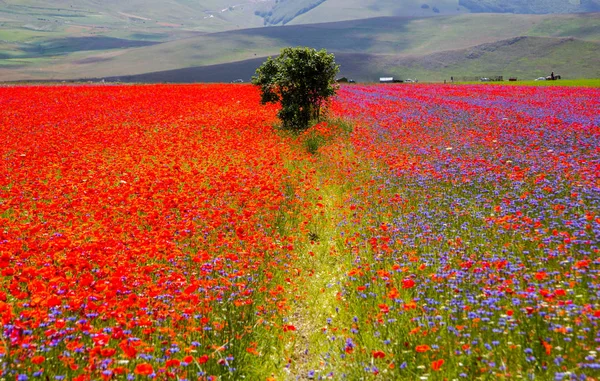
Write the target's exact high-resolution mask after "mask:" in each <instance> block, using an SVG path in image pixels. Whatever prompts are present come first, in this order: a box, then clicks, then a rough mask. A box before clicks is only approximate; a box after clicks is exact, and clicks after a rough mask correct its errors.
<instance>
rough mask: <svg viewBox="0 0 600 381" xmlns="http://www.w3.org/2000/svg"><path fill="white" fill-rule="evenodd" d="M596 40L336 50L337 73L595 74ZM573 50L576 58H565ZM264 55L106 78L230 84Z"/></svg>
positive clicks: (437, 76)
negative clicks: (385, 51) (412, 52)
mask: <svg viewBox="0 0 600 381" xmlns="http://www.w3.org/2000/svg"><path fill="white" fill-rule="evenodd" d="M598 50H600V43H598V42H589V41H581V40H577V39H574V38H550V37H517V38H512V39H508V40H502V41H497V42H495V43H490V44H482V45H478V46H474V47H471V48H469V49H458V50H453V51H444V52H437V53H432V54H425V55H420V56H402V55H379V54H364V53H337V54H336V62H338V63H339V64H340V65H341V75H343V76H347V77H349V78H353V79H355V80H358V81H366V82H376V81H378V79H379V77H381V76H394V77H395V78H398V79H407V78H412V79H415V78H417V79H421V80H426V81H442V80H444V79H450V77H454V78H457V79H459V78H462V77H473V76H475V78H476V77H491V76H496V75H503V76H505V77H506V78H508V77H518V78H519V79H533V78H537V77H539V76H545V75H547V74H548V73H550V72H552V71H554V72H555V73H557V74H560V75H561V76H562V77H563V78H564V79H567V78H597V77H599V76H600V68H598V67H597V65H595V64H594V59H597V51H598ZM574 53H576V54H578V55H579V57H580V58H581V59H579V60H577V61H572V60H570V59H569V57H571V56H572V55H573V54H574ZM264 60H265V57H260V58H254V59H250V60H244V61H238V62H232V63H227V64H221V65H208V66H199V67H190V68H184V69H175V70H166V71H158V72H152V73H144V74H138V75H130V76H118V77H112V78H108V80H111V81H114V80H118V81H124V82H145V83H157V82H169V83H190V82H230V81H232V80H234V79H243V80H244V81H249V80H250V78H251V77H252V75H254V72H255V71H256V69H257V68H258V67H259V66H260V65H261V64H262V63H263V62H264Z"/></svg>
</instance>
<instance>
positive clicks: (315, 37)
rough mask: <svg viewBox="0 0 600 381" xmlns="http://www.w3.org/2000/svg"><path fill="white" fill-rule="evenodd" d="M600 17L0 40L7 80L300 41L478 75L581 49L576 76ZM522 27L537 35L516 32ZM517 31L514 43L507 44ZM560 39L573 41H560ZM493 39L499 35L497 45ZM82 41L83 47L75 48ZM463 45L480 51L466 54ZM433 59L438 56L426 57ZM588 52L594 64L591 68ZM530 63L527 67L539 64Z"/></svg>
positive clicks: (169, 62)
mask: <svg viewBox="0 0 600 381" xmlns="http://www.w3.org/2000/svg"><path fill="white" fill-rule="evenodd" d="M599 21H600V14H581V15H502V14H497V15H492V14H465V15H459V16H444V17H436V18H405V17H387V18H375V19H364V20H353V21H346V22H338V23H324V24H311V25H286V26H280V27H269V28H254V29H248V30H241V31H228V32H221V33H212V34H202V35H197V36H193V37H188V38H184V39H178V40H174V41H167V42H163V43H159V44H155V43H152V42H148V41H143V40H123V39H121V40H119V39H98V38H96V39H95V40H91V38H89V37H88V38H83V39H79V40H76V41H75V40H65V39H57V40H50V41H46V42H44V43H43V44H41V45H40V46H39V47H38V48H37V50H35V49H31V46H25V47H24V46H19V45H13V46H12V47H11V49H12V50H9V49H5V50H4V51H2V50H0V54H3V55H4V59H2V60H0V62H2V64H1V65H0V80H11V79H13V80H15V79H65V78H88V77H113V76H125V75H135V74H142V73H150V72H159V71H165V70H178V69H183V68H190V67H200V66H207V65H219V64H226V63H232V62H238V61H244V60H249V59H255V58H260V57H265V56H267V55H275V54H277V53H278V52H279V50H280V49H281V48H282V47H285V46H297V45H304V46H311V47H315V48H326V49H327V50H329V51H332V52H334V53H337V54H354V55H357V57H359V56H360V57H368V59H369V60H372V61H373V65H374V67H375V68H376V69H377V70H376V71H377V72H384V71H389V72H391V73H400V69H397V68H398V67H399V66H402V67H405V68H406V67H410V68H411V71H410V73H414V74H411V76H416V75H421V76H422V75H424V73H430V75H431V73H433V72H436V71H437V72H439V73H442V74H443V75H446V73H450V72H455V73H458V72H460V73H461V75H462V74H464V75H467V74H474V75H478V73H482V74H485V73H489V72H496V71H498V70H500V69H501V68H506V67H510V68H511V70H514V71H515V73H517V74H518V73H519V70H518V67H519V65H523V67H530V66H531V67H533V66H534V63H535V65H539V66H540V69H541V70H542V69H543V70H545V68H546V67H551V66H552V65H553V64H554V63H555V62H556V63H558V62H565V61H568V60H570V61H573V57H582V60H581V61H584V62H583V63H581V65H580V64H579V63H578V62H579V61H580V60H579V59H578V60H576V61H575V62H574V63H571V66H572V67H573V68H576V67H580V66H581V70H579V69H577V70H575V69H573V70H572V72H573V73H574V74H575V73H576V75H577V76H590V75H595V76H597V77H600V73H597V71H598V69H597V68H596V67H597V66H598V65H592V64H593V63H594V62H598V60H599V59H600V54H599V53H597V52H598V51H600V50H597V49H596V47H597V43H598V42H599V41H600V36H599V32H598V28H596V27H595V26H596V25H598V23H599ZM523 36H528V37H540V39H534V38H528V39H518V38H521V37H523ZM516 38H517V40H515V41H516V43H512V44H505V41H513V40H514V39H516ZM557 41H559V42H560V41H566V43H559V44H555V42H557ZM490 44H491V45H490ZM494 44H499V46H498V48H494V47H495V46H496V45H494ZM527 44H531V47H529V45H527ZM75 45H77V46H79V47H80V48H79V49H80V50H76V51H74V50H73V49H72V48H73V46H75ZM511 46H512V47H513V48H511ZM478 47H479V48H478ZM481 47H483V48H481ZM567 47H568V49H567ZM480 48H481V49H483V53H482V54H478V55H475V56H473V55H472V54H470V53H468V51H469V49H480ZM492 48H493V49H492ZM0 49H1V47H0ZM486 49H487V50H486ZM490 49H491V50H490ZM578 49H580V50H581V52H579V51H578ZM493 51H497V52H500V53H493ZM465 52H467V53H465ZM494 54H496V55H497V56H494ZM461 55H463V56H468V55H471V56H473V57H472V58H469V59H466V60H462V59H461V58H460V57H461ZM386 57H393V58H391V59H389V60H388V59H387V58H386ZM430 61H435V62H440V63H441V64H440V65H438V66H436V65H430V64H427V62H430ZM542 61H543V62H542ZM398 62H402V65H399V64H396V63H398ZM536 62H537V63H536ZM544 62H545V63H544ZM585 62H589V63H591V66H592V67H591V68H588V69H585V70H584V68H583V65H584V64H585ZM452 65H455V66H452ZM507 65H509V66H507ZM447 68H450V69H452V70H450V69H448V70H446V69H447ZM523 70H526V71H525V72H527V73H528V75H529V73H532V72H531V71H527V70H529V69H523ZM525 72H524V73H525ZM594 73H597V74H594ZM232 77H235V73H232ZM438 77H439V76H438Z"/></svg>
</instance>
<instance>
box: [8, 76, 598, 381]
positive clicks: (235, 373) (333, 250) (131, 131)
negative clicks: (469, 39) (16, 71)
mask: <svg viewBox="0 0 600 381" xmlns="http://www.w3.org/2000/svg"><path fill="white" fill-rule="evenodd" d="M259 100H260V95H259V92H258V89H257V88H255V87H253V86H250V85H238V84H235V85H143V86H142V85H140V86H137V85H136V86H115V85H77V86H14V87H1V88H0V142H1V144H0V319H1V324H2V326H1V329H2V331H1V332H2V334H1V335H0V337H1V339H2V340H1V341H0V379H2V380H7V381H8V380H19V381H26V380H44V381H46V380H74V381H90V380H106V381H107V380H152V379H153V380H180V381H183V380H187V381H191V380H243V379H246V380H269V381H274V380H312V379H314V380H325V379H334V380H337V379H342V380H343V379H346V380H431V381H436V380H440V381H442V380H443V381H445V380H557V381H560V380H591V381H593V380H600V357H599V356H598V351H600V327H599V325H600V279H599V276H600V272H599V269H600V238H599V237H600V89H598V88H586V87H569V88H567V87H553V86H548V87H529V86H486V85H450V84H448V85H441V84H439V85H426V84H398V85H345V86H342V87H341V88H340V89H339V91H338V95H337V97H336V98H335V99H334V100H333V101H332V103H331V105H330V110H329V114H328V115H327V118H326V119H325V120H323V121H321V122H319V123H317V124H316V125H314V126H313V127H311V128H309V129H308V130H307V131H304V132H302V133H300V134H295V133H291V132H286V131H282V130H281V129H280V128H278V120H277V118H276V114H277V111H278V109H277V107H276V106H274V105H261V104H260V102H259Z"/></svg>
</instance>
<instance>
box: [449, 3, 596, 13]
mask: <svg viewBox="0 0 600 381" xmlns="http://www.w3.org/2000/svg"><path fill="white" fill-rule="evenodd" d="M459 3H460V5H462V6H464V7H465V8H467V9H469V10H470V11H471V12H487V13H489V12H494V13H522V14H528V13H537V14H541V13H577V12H598V11H600V1H599V0H526V1H524V0H459Z"/></svg>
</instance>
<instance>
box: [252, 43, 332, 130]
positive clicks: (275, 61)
mask: <svg viewBox="0 0 600 381" xmlns="http://www.w3.org/2000/svg"><path fill="white" fill-rule="evenodd" d="M338 71H339V65H337V64H336V63H335V57H334V55H333V54H329V53H327V51H326V50H325V49H322V50H319V51H317V50H316V49H312V48H306V47H296V48H284V49H282V50H281V54H280V55H279V56H278V57H276V58H271V57H269V58H268V59H267V61H265V62H264V63H263V64H262V65H261V66H260V67H259V68H258V69H257V70H256V76H254V77H252V83H253V84H255V85H257V86H259V87H260V89H261V102H262V103H263V104H265V103H280V104H281V110H280V111H279V114H278V116H279V119H281V121H282V123H283V127H284V128H287V129H293V130H302V129H305V128H307V127H308V126H309V124H310V121H311V120H314V119H317V120H318V119H319V118H320V117H321V115H322V111H323V109H324V108H325V106H326V102H327V99H328V98H329V97H331V96H333V95H335V92H336V90H337V87H336V83H335V76H336V75H337V73H338Z"/></svg>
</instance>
